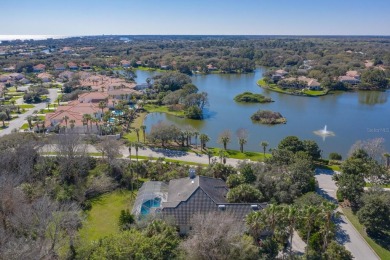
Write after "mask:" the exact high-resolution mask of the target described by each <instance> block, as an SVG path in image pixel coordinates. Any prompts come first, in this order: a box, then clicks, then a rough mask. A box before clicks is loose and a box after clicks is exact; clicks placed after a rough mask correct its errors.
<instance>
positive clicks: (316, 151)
mask: <svg viewBox="0 0 390 260" xmlns="http://www.w3.org/2000/svg"><path fill="white" fill-rule="evenodd" d="M302 144H303V150H304V151H305V152H306V153H307V154H308V155H309V156H311V157H312V158H313V159H314V160H317V159H320V158H321V150H320V148H319V147H318V144H317V143H316V142H314V141H312V140H303V142H302Z"/></svg>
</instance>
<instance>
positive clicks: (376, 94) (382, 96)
mask: <svg viewBox="0 0 390 260" xmlns="http://www.w3.org/2000/svg"><path fill="white" fill-rule="evenodd" d="M388 94H389V93H388V92H384V91H359V92H358V97H359V104H364V105H370V106H372V105H377V104H384V103H386V102H387V96H388Z"/></svg>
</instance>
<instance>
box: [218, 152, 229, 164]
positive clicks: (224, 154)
mask: <svg viewBox="0 0 390 260" xmlns="http://www.w3.org/2000/svg"><path fill="white" fill-rule="evenodd" d="M218 157H219V159H220V160H221V163H223V164H225V163H226V157H227V154H226V152H225V151H223V150H219V152H218Z"/></svg>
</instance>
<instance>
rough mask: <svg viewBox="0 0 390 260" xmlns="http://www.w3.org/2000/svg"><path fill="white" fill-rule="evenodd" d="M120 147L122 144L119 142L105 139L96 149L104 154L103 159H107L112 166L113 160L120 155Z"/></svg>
mask: <svg viewBox="0 0 390 260" xmlns="http://www.w3.org/2000/svg"><path fill="white" fill-rule="evenodd" d="M120 145H121V144H120V142H118V141H117V140H114V139H112V138H109V137H105V138H103V140H102V141H101V142H100V143H99V144H98V145H97V146H96V149H97V150H98V151H99V152H101V153H102V156H103V158H107V161H108V163H109V164H110V165H111V164H112V162H113V160H115V158H116V157H118V155H119V148H120Z"/></svg>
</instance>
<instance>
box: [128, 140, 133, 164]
mask: <svg viewBox="0 0 390 260" xmlns="http://www.w3.org/2000/svg"><path fill="white" fill-rule="evenodd" d="M128 146H129V148H128V149H129V159H130V162H131V147H132V146H133V143H132V142H129V143H128Z"/></svg>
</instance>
